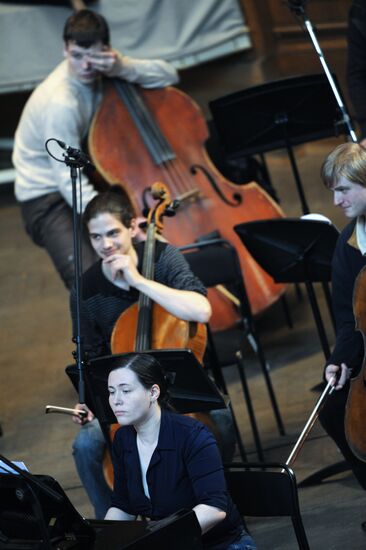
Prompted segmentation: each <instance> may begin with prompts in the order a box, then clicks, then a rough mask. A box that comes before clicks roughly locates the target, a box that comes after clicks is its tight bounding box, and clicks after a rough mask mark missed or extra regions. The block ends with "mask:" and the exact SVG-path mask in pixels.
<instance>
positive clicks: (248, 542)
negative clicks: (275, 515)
mask: <svg viewBox="0 0 366 550" xmlns="http://www.w3.org/2000/svg"><path fill="white" fill-rule="evenodd" d="M226 550H257V547H256V545H255V542H254V540H253V539H252V537H251V536H250V535H248V533H246V531H243V533H242V535H241V537H240V539H238V540H237V541H235V542H232V543H231V544H230V546H228V547H227V549H226Z"/></svg>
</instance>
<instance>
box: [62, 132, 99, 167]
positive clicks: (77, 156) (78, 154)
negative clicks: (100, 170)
mask: <svg viewBox="0 0 366 550" xmlns="http://www.w3.org/2000/svg"><path fill="white" fill-rule="evenodd" d="M55 141H56V143H57V144H58V145H59V146H60V147H61V148H62V149H63V150H64V151H66V154H67V155H68V156H69V157H71V158H73V159H74V160H77V161H79V162H80V163H82V164H83V165H84V166H88V167H89V168H95V166H94V164H93V163H92V162H91V160H90V158H89V157H88V155H86V154H85V153H83V151H81V149H76V148H75V147H70V146H69V145H66V143H65V142H64V141H61V140H60V139H55Z"/></svg>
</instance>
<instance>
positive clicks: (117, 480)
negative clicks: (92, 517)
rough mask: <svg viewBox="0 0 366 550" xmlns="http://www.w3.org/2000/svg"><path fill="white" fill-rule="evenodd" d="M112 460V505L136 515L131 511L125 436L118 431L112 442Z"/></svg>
mask: <svg viewBox="0 0 366 550" xmlns="http://www.w3.org/2000/svg"><path fill="white" fill-rule="evenodd" d="M112 462H113V475H114V481H113V492H112V499H111V506H114V507H115V508H119V509H120V510H122V511H123V512H126V514H131V515H134V514H133V512H131V511H129V499H128V491H127V483H126V468H125V467H124V464H123V438H122V434H121V433H120V432H119V431H117V432H116V434H115V436H114V439H113V444H112Z"/></svg>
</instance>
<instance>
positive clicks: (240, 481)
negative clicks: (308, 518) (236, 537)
mask: <svg viewBox="0 0 366 550" xmlns="http://www.w3.org/2000/svg"><path fill="white" fill-rule="evenodd" d="M225 477H226V482H227V486H228V490H229V493H230V494H231V497H232V499H233V501H234V502H235V504H236V506H237V508H238V510H239V512H240V514H241V515H243V516H248V517H250V516H252V517H273V516H278V517H280V516H282V517H284V516H289V517H291V520H292V524H293V527H294V531H295V535H296V538H297V542H298V545H299V548H300V550H309V549H310V547H309V543H308V540H307V537H306V533H305V529H304V525H303V522H302V518H301V513H300V506H299V497H298V492H297V485H296V478H295V474H294V472H293V471H292V470H291V468H289V467H288V466H286V465H285V464H279V463H266V464H263V463H255V462H248V463H244V464H230V465H228V466H227V467H226V468H225Z"/></svg>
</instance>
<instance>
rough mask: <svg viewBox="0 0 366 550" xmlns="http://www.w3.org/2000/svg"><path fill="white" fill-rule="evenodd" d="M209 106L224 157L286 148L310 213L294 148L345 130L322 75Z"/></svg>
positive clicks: (258, 88)
mask: <svg viewBox="0 0 366 550" xmlns="http://www.w3.org/2000/svg"><path fill="white" fill-rule="evenodd" d="M333 78H334V80H335V82H336V83H337V79H336V77H335V75H333ZM337 86H338V89H339V84H337ZM209 106H210V110H211V113H212V118H213V121H214V123H215V126H216V128H217V132H218V135H219V137H220V139H221V142H222V145H223V148H224V150H225V152H226V154H227V157H228V159H238V158H240V157H243V156H248V155H253V154H257V153H265V152H268V151H273V150H275V149H281V148H285V149H287V153H288V156H289V160H290V163H291V168H292V172H293V175H294V179H295V184H296V188H297V192H298V195H299V198H300V203H301V208H302V211H303V213H304V214H308V213H309V206H308V203H307V201H306V198H305V193H304V189H303V185H302V182H301V178H300V174H299V170H298V168H297V164H296V160H295V156H294V153H293V148H292V147H293V145H298V144H301V143H306V142H309V141H315V140H317V139H323V138H327V137H331V136H338V135H339V134H348V131H347V128H346V126H345V125H344V123H343V120H342V119H343V115H342V113H341V111H340V108H339V106H338V104H337V101H336V99H335V97H334V95H333V92H332V90H331V88H330V86H329V82H328V79H327V78H326V75H325V74H323V73H322V74H312V75H305V76H299V77H292V78H285V79H281V80H278V81H275V82H269V83H267V84H262V85H260V86H254V87H251V88H247V89H246V90H241V91H240V92H236V93H234V94H230V95H228V96H225V97H221V98H218V99H215V100H213V101H211V102H210V103H209Z"/></svg>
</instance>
